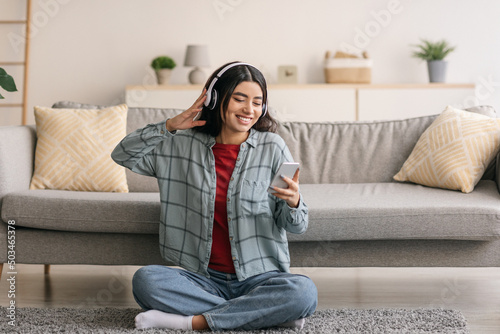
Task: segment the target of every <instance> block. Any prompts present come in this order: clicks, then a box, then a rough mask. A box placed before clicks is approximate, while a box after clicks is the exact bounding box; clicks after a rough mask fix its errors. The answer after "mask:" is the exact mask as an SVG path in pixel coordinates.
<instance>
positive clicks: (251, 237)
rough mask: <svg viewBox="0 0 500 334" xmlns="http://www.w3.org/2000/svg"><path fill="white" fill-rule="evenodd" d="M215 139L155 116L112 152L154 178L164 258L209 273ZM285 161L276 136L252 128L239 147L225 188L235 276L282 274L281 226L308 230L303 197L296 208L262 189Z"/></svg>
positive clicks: (285, 260) (285, 264)
mask: <svg viewBox="0 0 500 334" xmlns="http://www.w3.org/2000/svg"><path fill="white" fill-rule="evenodd" d="M214 144H215V138H214V137H212V136H209V135H206V134H203V133H201V132H197V131H195V130H192V129H191V130H184V131H177V132H175V134H174V133H170V132H168V131H167V129H166V127H165V122H161V123H158V124H149V125H148V126H146V127H145V128H143V129H139V130H136V131H134V132H132V133H130V134H129V135H128V136H126V137H125V138H124V139H123V140H122V141H121V142H120V143H119V144H118V145H117V147H116V148H115V149H114V151H113V153H112V158H113V160H114V161H115V162H116V163H118V164H119V165H122V166H125V167H127V168H129V169H131V170H132V171H134V172H136V173H139V174H143V175H149V176H154V177H156V178H157V179H158V185H159V189H160V199H161V217H160V251H161V254H162V256H163V258H164V259H165V260H167V261H170V262H172V263H174V264H176V265H178V266H181V267H183V268H185V269H187V270H190V271H193V272H197V273H201V274H204V275H205V276H207V277H208V276H209V274H208V272H207V268H208V263H209V260H210V251H211V246H212V238H211V236H212V229H213V220H214V207H215V193H216V182H217V180H216V173H215V160H214V155H213V152H212V146H213V145H214ZM285 161H293V159H292V156H291V154H290V151H289V150H288V148H287V146H286V144H285V142H284V141H283V139H282V138H281V137H280V136H278V135H277V134H274V133H269V132H258V131H255V130H253V129H252V130H251V132H250V135H249V137H248V139H247V140H246V141H245V142H244V143H243V144H241V146H240V152H239V154H238V158H237V160H236V165H235V168H234V171H233V174H232V177H231V181H230V183H229V187H228V190H227V221H228V227H229V238H230V243H231V255H232V259H233V263H234V267H235V270H236V275H237V277H238V279H239V280H240V281H241V280H244V279H246V278H248V277H251V276H254V275H257V274H260V273H263V272H267V271H272V270H279V271H284V272H288V271H289V268H290V255H289V251H288V241H287V237H286V231H288V232H291V233H303V232H305V230H306V229H307V225H308V210H307V206H306V205H305V203H304V202H303V201H302V197H301V199H300V203H299V207H298V208H296V209H295V208H290V207H289V206H288V205H287V204H286V202H285V201H283V200H281V199H278V198H277V197H275V196H274V195H270V194H269V193H268V192H267V189H268V187H269V185H270V183H271V180H272V178H273V176H274V174H275V173H276V171H277V170H278V168H279V166H280V165H281V163H282V162H285Z"/></svg>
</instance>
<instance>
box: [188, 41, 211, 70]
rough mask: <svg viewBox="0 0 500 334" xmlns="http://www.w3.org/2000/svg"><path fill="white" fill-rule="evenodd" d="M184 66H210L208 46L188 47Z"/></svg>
mask: <svg viewBox="0 0 500 334" xmlns="http://www.w3.org/2000/svg"><path fill="white" fill-rule="evenodd" d="M184 66H198V67H208V66H210V61H209V59H208V46H207V45H188V47H187V50H186V57H185V58H184Z"/></svg>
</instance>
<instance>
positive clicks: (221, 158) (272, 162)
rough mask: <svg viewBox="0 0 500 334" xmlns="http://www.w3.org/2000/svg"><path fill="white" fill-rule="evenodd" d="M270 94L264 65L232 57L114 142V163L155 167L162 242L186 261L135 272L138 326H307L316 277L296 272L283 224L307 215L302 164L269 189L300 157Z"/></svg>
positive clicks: (149, 170)
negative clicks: (199, 86)
mask: <svg viewBox="0 0 500 334" xmlns="http://www.w3.org/2000/svg"><path fill="white" fill-rule="evenodd" d="M266 103H267V86H266V81H265V79H264V76H263V75H262V73H260V71H259V70H258V69H256V68H255V67H254V66H252V65H249V64H246V63H240V62H235V63H229V64H226V65H224V66H222V67H221V68H219V69H218V70H217V71H215V73H214V74H213V75H212V76H211V77H210V79H209V80H208V82H207V83H206V85H205V88H204V90H203V92H202V93H201V95H200V96H199V97H198V99H197V100H196V101H195V102H194V104H193V105H192V106H191V107H190V108H189V109H187V110H186V111H184V112H182V113H181V114H179V115H177V116H175V117H173V118H170V119H168V120H167V121H163V122H161V123H158V124H150V125H148V126H146V127H145V128H143V129H138V130H136V131H135V132H132V133H131V134H129V135H128V136H127V137H125V138H124V139H123V140H122V141H121V143H120V144H119V145H118V146H117V147H116V148H115V150H114V151H113V154H112V157H113V159H114V160H115V162H117V163H118V164H120V165H122V166H125V167H127V168H130V169H131V170H132V171H134V172H137V173H140V174H144V175H149V176H155V177H157V178H158V184H159V188H160V198H161V217H160V250H161V252H162V256H163V257H164V258H165V259H166V260H167V261H168V262H170V263H174V264H176V265H178V266H180V267H182V269H178V268H169V267H164V266H147V267H144V268H141V269H139V270H138V271H137V272H136V274H135V275H134V278H133V282H132V283H133V292H134V297H135V299H136V301H137V303H138V304H139V305H140V306H141V307H142V308H143V309H144V310H145V311H146V312H143V313H141V314H139V315H138V316H137V317H136V327H137V328H149V327H160V328H170V329H212V330H225V329H244V330H251V329H258V328H264V327H272V326H285V327H294V328H297V327H298V328H302V326H303V325H304V322H305V320H304V318H306V317H308V316H310V315H311V314H312V313H313V312H314V310H315V309H316V305H317V298H318V296H317V290H316V286H315V285H314V283H313V282H312V281H311V280H310V279H309V278H308V277H306V276H303V275H294V274H291V273H290V254H289V250H288V242H287V232H291V233H297V234H298V233H304V232H305V231H306V229H307V226H308V209H307V206H306V204H305V203H304V202H303V200H302V197H301V195H300V192H299V172H298V171H297V172H296V173H295V175H294V176H293V178H289V177H283V176H282V178H283V181H284V182H285V184H286V188H285V187H284V188H278V187H273V191H275V192H273V193H272V194H270V193H268V192H267V189H268V188H269V186H270V183H271V180H272V179H273V178H274V177H275V176H276V173H277V171H278V169H279V167H280V166H281V165H282V164H283V163H284V162H291V161H293V158H292V156H291V154H290V151H289V149H288V147H287V146H286V144H285V142H284V140H283V139H282V138H281V137H280V136H278V135H277V134H276V133H272V131H274V130H275V129H276V121H275V120H274V119H273V118H272V117H271V116H270V115H269V113H268V112H267V106H266ZM199 116H200V117H199Z"/></svg>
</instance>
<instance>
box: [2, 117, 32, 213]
mask: <svg viewBox="0 0 500 334" xmlns="http://www.w3.org/2000/svg"><path fill="white" fill-rule="evenodd" d="M35 145H36V130H35V128H34V127H32V126H2V127H0V166H1V168H0V209H1V207H2V199H3V197H4V196H5V195H7V194H8V193H11V192H14V191H19V190H27V189H29V186H30V182H31V177H32V175H33V167H34V161H35Z"/></svg>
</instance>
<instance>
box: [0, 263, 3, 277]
mask: <svg viewBox="0 0 500 334" xmlns="http://www.w3.org/2000/svg"><path fill="white" fill-rule="evenodd" d="M2 270H3V263H0V278H2Z"/></svg>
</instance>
